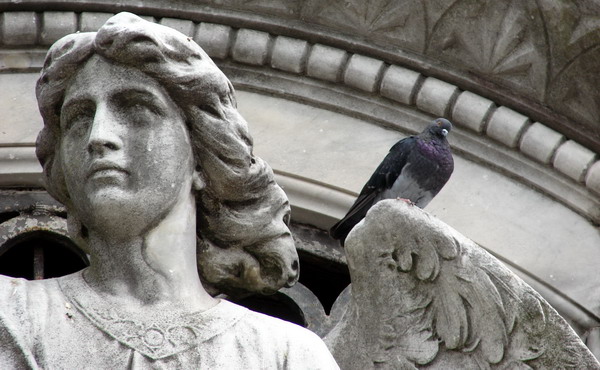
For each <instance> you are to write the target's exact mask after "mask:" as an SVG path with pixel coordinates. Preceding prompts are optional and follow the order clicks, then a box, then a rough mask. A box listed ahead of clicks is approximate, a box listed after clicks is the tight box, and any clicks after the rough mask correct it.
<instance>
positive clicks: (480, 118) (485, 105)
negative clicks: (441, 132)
mask: <svg viewBox="0 0 600 370" xmlns="http://www.w3.org/2000/svg"><path fill="white" fill-rule="evenodd" d="M493 108H494V103H493V102H492V101H491V100H488V99H485V98H482V97H481V96H479V95H476V94H473V93H472V92H469V91H463V92H462V93H461V94H460V95H459V96H458V98H457V99H456V102H455V103H454V107H453V108H452V121H453V122H454V123H456V124H457V125H459V126H463V127H467V128H470V129H471V130H473V131H475V132H482V131H483V127H484V125H485V121H486V118H487V115H488V114H489V112H490V110H492V109H493Z"/></svg>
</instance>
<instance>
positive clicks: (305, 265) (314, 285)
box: [299, 253, 350, 315]
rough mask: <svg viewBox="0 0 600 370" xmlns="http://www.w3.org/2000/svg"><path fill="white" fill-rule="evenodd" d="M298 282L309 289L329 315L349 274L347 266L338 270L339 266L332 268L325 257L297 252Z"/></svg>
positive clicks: (346, 283) (346, 284)
mask: <svg viewBox="0 0 600 370" xmlns="http://www.w3.org/2000/svg"><path fill="white" fill-rule="evenodd" d="M299 256H300V282H301V283H302V284H303V285H304V286H306V287H307V288H308V289H310V291H311V292H313V293H314V294H315V295H316V296H317V298H319V301H320V302H321V304H322V305H323V308H324V309H325V313H326V314H327V315H329V313H330V312H331V307H332V306H333V303H334V302H335V300H336V299H337V298H338V296H339V295H340V294H341V293H342V291H344V289H346V287H347V286H348V284H350V274H349V273H348V270H347V267H346V266H344V270H340V269H339V266H336V268H332V267H330V266H329V264H331V263H330V262H329V261H327V260H325V259H317V258H315V257H312V256H311V255H309V254H308V253H299Z"/></svg>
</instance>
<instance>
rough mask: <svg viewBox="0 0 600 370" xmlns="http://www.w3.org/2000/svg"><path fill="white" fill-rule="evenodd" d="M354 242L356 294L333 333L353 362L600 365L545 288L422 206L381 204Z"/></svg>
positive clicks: (345, 363)
mask: <svg viewBox="0 0 600 370" xmlns="http://www.w3.org/2000/svg"><path fill="white" fill-rule="evenodd" d="M345 249H346V253H347V258H348V267H349V269H350V276H351V278H352V296H351V299H350V303H349V306H348V309H347V311H346V313H345V316H344V318H343V319H342V321H341V322H340V323H339V324H338V325H337V326H336V327H335V328H334V329H333V330H332V332H330V333H329V334H328V335H327V337H326V339H325V340H326V342H327V343H328V345H329V347H330V349H331V350H332V353H333V354H334V357H335V358H336V360H337V361H338V363H339V364H340V366H341V367H342V368H344V369H373V368H386V369H387V368H389V369H404V368H413V367H420V366H425V367H426V366H433V367H436V368H446V369H458V368H462V369H468V368H480V367H482V366H486V365H487V366H500V367H505V368H521V367H524V366H530V367H533V368H561V367H573V368H581V369H596V368H600V364H599V363H598V362H597V360H596V359H595V358H594V356H593V355H592V354H591V353H590V352H589V350H588V349H587V348H586V347H585V345H584V344H583V343H582V342H581V340H580V339H579V337H577V335H576V334H575V332H574V331H573V330H572V329H571V328H570V327H569V326H568V325H567V323H566V322H565V321H564V320H563V319H562V318H561V317H560V316H559V315H558V314H557V313H556V311H555V310H554V309H553V308H552V307H551V306H550V305H549V304H548V303H547V302H546V301H545V300H544V299H543V298H542V297H541V296H540V295H539V294H538V293H537V292H535V291H534V290H533V289H531V288H530V287H529V286H527V285H526V284H525V283H524V282H523V281H521V280H520V279H519V278H518V277H516V275H514V274H513V273H512V272H511V271H510V270H508V269H507V268H506V267H504V265H503V264H502V263H500V262H499V261H498V260H496V259H495V258H494V257H492V256H491V255H489V254H488V253H487V252H485V251H484V250H483V249H482V248H481V247H479V246H478V245H476V244H475V243H473V242H472V241H470V240H468V239H467V238H465V237H464V236H462V235H461V234H459V233H458V232H457V231H455V230H454V229H452V228H450V227H449V226H447V225H446V224H444V223H442V222H441V221H439V220H437V219H435V218H433V217H432V216H430V215H429V214H428V213H426V212H424V211H422V210H421V209H419V208H417V207H414V206H412V205H409V204H407V203H406V202H404V201H402V200H384V201H381V202H379V203H378V204H377V205H375V206H374V207H373V208H371V211H370V212H369V213H368V214H367V217H366V218H365V219H364V221H363V222H362V223H360V224H358V225H357V226H356V227H355V228H354V230H353V231H352V232H350V234H349V235H348V239H347V240H346V248H345Z"/></svg>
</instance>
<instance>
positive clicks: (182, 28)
mask: <svg viewBox="0 0 600 370" xmlns="http://www.w3.org/2000/svg"><path fill="white" fill-rule="evenodd" d="M160 24H162V25H163V26H167V27H171V28H173V29H175V30H177V31H179V32H181V33H183V34H184V35H186V36H194V29H195V25H194V22H192V21H188V20H185V19H177V18H162V19H161V20H160Z"/></svg>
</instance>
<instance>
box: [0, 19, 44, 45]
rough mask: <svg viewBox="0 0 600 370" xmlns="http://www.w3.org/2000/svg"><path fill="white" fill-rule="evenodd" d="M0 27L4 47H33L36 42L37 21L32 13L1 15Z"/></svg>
mask: <svg viewBox="0 0 600 370" xmlns="http://www.w3.org/2000/svg"><path fill="white" fill-rule="evenodd" d="M0 27H1V28H2V29H0V36H2V44H4V45H33V44H35V43H36V42H37V31H38V20H37V17H36V15H35V13H34V12H10V13H2V14H1V15H0Z"/></svg>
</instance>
